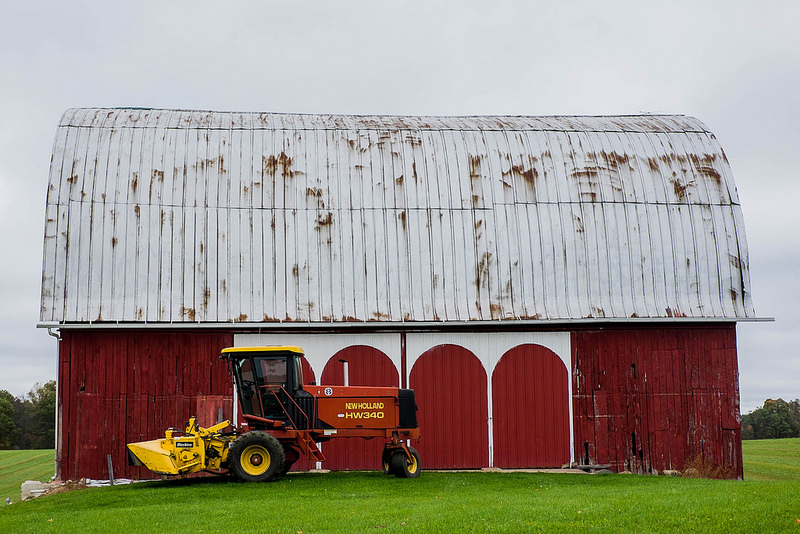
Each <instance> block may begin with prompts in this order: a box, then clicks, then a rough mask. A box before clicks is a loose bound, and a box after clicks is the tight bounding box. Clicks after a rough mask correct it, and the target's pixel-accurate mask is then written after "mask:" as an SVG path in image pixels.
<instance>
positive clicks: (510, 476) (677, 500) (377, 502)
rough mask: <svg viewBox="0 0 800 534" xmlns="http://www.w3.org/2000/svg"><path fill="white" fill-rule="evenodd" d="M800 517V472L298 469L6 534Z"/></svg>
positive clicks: (15, 524)
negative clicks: (765, 475)
mask: <svg viewBox="0 0 800 534" xmlns="http://www.w3.org/2000/svg"><path fill="white" fill-rule="evenodd" d="M782 441H783V440H782ZM794 441H795V442H796V443H795V444H792V443H789V444H787V446H788V447H789V448H790V452H789V456H788V459H787V460H786V462H787V463H788V465H789V466H795V467H796V466H797V465H800V457H798V456H797V455H795V456H794V458H792V457H791V454H792V453H791V447H792V446H795V445H796V444H800V440H794ZM770 445H771V444H766V446H767V447H768V448H769V446H770ZM775 445H776V446H778V449H782V448H783V444H775ZM750 448H751V447H750V445H749V444H746V450H747V452H746V453H745V472H746V473H747V472H748V471H749V468H748V462H749V461H750V460H749V458H750V456H751V454H755V455H756V456H759V457H761V456H763V455H764V454H766V453H763V452H759V451H757V450H756V451H752V452H751V451H750ZM756 449H758V447H756ZM794 450H796V449H794ZM2 460H3V456H0V461H2ZM754 472H760V471H759V470H756V471H754ZM798 520H800V478H798V477H794V478H792V479H789V480H756V479H755V476H753V480H745V481H730V480H701V479H686V478H673V477H654V476H636V475H575V474H546V473H480V472H469V473H433V472H423V474H422V476H421V477H420V478H418V479H397V478H394V477H391V476H384V475H383V474H380V473H328V474H317V473H298V474H292V475H289V476H287V477H285V478H283V479H281V480H279V481H277V482H274V483H267V484H240V483H235V482H230V481H228V479H226V478H223V477H216V478H208V479H194V480H172V481H163V482H149V483H142V484H133V485H129V486H117V487H107V488H96V489H87V490H80V491H73V492H69V493H62V494H59V495H53V496H49V497H45V498H40V499H35V500H32V501H27V502H24V503H20V504H15V505H13V506H4V507H0V532H10V533H13V532H72V531H79V532H108V531H122V532H166V531H170V532H283V533H287V532H289V533H292V534H296V533H298V532H303V533H306V534H308V533H315V532H444V531H447V532H537V531H545V532H574V531H579V532H585V531H594V532H682V533H683V532H757V533H762V532H764V533H766V532H795V533H800V523H799V522H798Z"/></svg>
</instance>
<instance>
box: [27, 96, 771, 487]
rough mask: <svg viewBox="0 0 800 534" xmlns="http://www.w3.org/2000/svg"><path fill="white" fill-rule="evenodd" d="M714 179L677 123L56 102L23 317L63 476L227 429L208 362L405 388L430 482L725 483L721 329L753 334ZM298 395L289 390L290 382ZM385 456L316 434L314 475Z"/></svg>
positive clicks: (712, 160) (729, 198)
mask: <svg viewBox="0 0 800 534" xmlns="http://www.w3.org/2000/svg"><path fill="white" fill-rule="evenodd" d="M755 319H756V316H755V312H754V310H753V307H752V304H751V299H750V286H749V273H748V256H747V245H746V240H745V234H744V226H743V222H742V214H741V209H740V205H739V199H738V196H737V193H736V188H735V185H734V182H733V178H732V176H731V171H730V168H729V165H728V162H727V160H726V158H725V155H724V153H723V152H722V149H721V147H720V146H719V144H718V143H717V141H716V139H715V138H714V136H713V134H712V133H711V132H709V131H708V130H707V129H706V127H705V126H704V125H703V124H702V123H700V122H699V121H697V120H696V119H693V118H691V117H684V116H666V115H644V116H619V117H386V116H334V115H291V114H270V113H227V112H224V113H223V112H198V111H177V110H148V109H72V110H69V111H67V112H66V113H65V114H64V116H63V118H62V120H61V123H60V124H59V126H58V130H57V134H56V140H55V145H54V150H53V158H52V163H51V170H50V180H49V190H48V198H47V222H46V230H45V241H44V267H43V276H42V301H41V323H40V326H41V327H46V328H49V329H51V330H52V331H54V332H55V331H58V333H59V335H60V342H59V349H58V354H59V356H58V358H59V360H58V361H59V372H58V384H59V400H58V420H59V426H58V443H57V461H58V462H59V466H60V467H59V469H60V475H61V477H62V478H76V477H92V478H106V477H107V476H108V470H107V462H106V458H107V455H109V454H110V455H111V458H112V462H113V466H114V469H115V475H116V476H126V477H132V478H137V477H143V476H145V477H146V476H150V474H149V473H147V472H145V471H141V470H140V469H141V468H134V467H128V466H126V465H125V456H124V445H125V443H127V442H133V441H141V440H145V439H151V438H154V437H157V436H158V435H160V434H161V433H162V432H163V430H164V429H166V428H168V427H171V426H180V425H182V424H183V423H184V421H185V420H186V419H187V418H188V417H190V416H191V415H195V414H196V415H198V416H199V417H200V420H201V423H204V424H211V423H213V422H215V421H217V420H218V419H222V418H229V417H235V415H236V407H235V404H236V403H235V400H234V399H233V396H232V395H233V394H232V387H231V381H230V379H229V377H228V375H227V372H226V369H225V368H224V365H223V364H222V363H221V362H220V361H219V360H218V355H219V352H220V349H222V348H223V347H226V346H234V345H240V346H241V345H268V344H291V345H299V346H301V347H303V348H304V349H305V351H306V354H307V356H308V364H309V366H308V369H307V370H306V372H307V375H310V376H311V378H310V380H317V381H319V382H325V383H337V382H339V381H341V380H342V369H341V365H342V364H341V363H340V360H347V361H348V362H349V369H350V383H351V384H361V385H402V386H407V387H412V388H414V389H415V390H416V392H417V399H418V404H419V421H420V428H421V433H422V438H421V440H420V441H419V443H418V444H416V446H417V448H418V449H419V451H420V454H421V456H422V462H423V466H424V467H426V468H481V467H492V466H494V467H503V468H515V467H519V468H521V467H560V466H563V465H567V464H570V463H572V464H584V465H589V464H592V465H604V464H608V465H610V467H611V469H613V470H615V471H622V470H630V471H634V472H638V473H651V472H656V471H661V470H665V469H683V468H684V467H685V466H687V464H691V465H699V464H701V463H702V464H704V465H706V466H710V467H712V468H713V469H715V470H716V471H717V472H718V473H722V474H723V475H724V476H727V477H733V478H735V477H741V476H742V459H741V439H740V415H739V392H738V371H737V354H736V322H738V321H745V320H755ZM307 380H309V378H308V377H307ZM380 446H381V445H380V444H375V443H372V442H361V441H352V442H344V443H334V442H331V443H326V444H324V445H323V447H324V453H325V455H326V456H327V457H328V460H327V462H326V465H325V466H324V467H328V468H331V469H365V468H366V469H377V468H379V465H380V464H379V462H380Z"/></svg>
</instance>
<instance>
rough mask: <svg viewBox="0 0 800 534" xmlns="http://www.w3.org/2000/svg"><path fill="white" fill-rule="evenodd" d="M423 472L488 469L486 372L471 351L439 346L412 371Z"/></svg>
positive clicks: (452, 346) (411, 380)
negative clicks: (424, 469) (430, 470)
mask: <svg viewBox="0 0 800 534" xmlns="http://www.w3.org/2000/svg"><path fill="white" fill-rule="evenodd" d="M410 387H411V388H412V389H414V390H415V393H416V399H417V405H418V406H419V412H418V414H417V417H418V422H419V428H420V434H421V437H420V440H419V444H418V446H417V448H418V450H419V453H420V456H421V458H422V465H423V468H428V469H458V468H462V469H463V468H480V467H485V466H488V465H489V431H488V426H487V423H488V400H487V392H486V390H487V382H486V371H484V369H483V365H481V362H480V361H479V360H478V358H476V357H475V355H474V354H472V353H471V352H470V351H468V350H467V349H465V348H463V347H459V346H456V345H439V346H436V347H433V348H432V349H430V350H428V351H426V352H425V353H424V354H423V355H422V356H420V357H419V359H418V360H417V361H416V363H414V367H413V368H412V369H411V377H410Z"/></svg>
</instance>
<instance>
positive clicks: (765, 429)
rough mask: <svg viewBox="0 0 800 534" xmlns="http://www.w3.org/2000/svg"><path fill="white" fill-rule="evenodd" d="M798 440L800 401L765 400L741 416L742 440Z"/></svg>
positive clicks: (799, 432) (799, 435) (799, 431)
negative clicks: (761, 404) (762, 404)
mask: <svg viewBox="0 0 800 534" xmlns="http://www.w3.org/2000/svg"><path fill="white" fill-rule="evenodd" d="M776 438H800V399H795V400H793V401H790V402H786V401H785V400H783V399H777V400H773V399H767V400H766V401H764V406H762V407H760V408H756V409H755V410H753V411H752V412H749V413H746V414H744V415H743V416H742V439H776Z"/></svg>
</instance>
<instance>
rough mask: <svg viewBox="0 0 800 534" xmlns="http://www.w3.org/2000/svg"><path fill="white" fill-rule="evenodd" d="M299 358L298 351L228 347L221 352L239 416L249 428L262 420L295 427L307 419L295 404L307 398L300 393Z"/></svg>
mask: <svg viewBox="0 0 800 534" xmlns="http://www.w3.org/2000/svg"><path fill="white" fill-rule="evenodd" d="M302 357H303V350H302V349H300V348H299V347H283V346H282V347H231V348H226V349H223V350H222V356H220V358H221V359H224V360H227V361H228V364H229V365H230V369H231V371H232V374H233V378H234V383H235V386H236V393H237V395H238V397H239V402H240V403H241V406H242V412H243V416H244V417H245V419H247V420H248V421H250V422H251V426H252V422H258V421H259V420H260V419H262V420H274V421H282V422H284V423H291V426H295V427H297V425H298V424H301V425H302V423H301V421H305V420H307V419H308V415H310V414H308V415H307V414H306V413H305V412H304V411H303V410H301V409H300V406H298V404H297V401H298V400H300V399H303V398H305V397H310V395H309V394H308V393H306V392H304V391H303V368H302V365H301V360H300V359H301V358H302ZM303 404H305V403H303ZM298 410H300V413H298ZM248 416H250V417H248ZM298 416H299V417H298ZM262 422H263V421H262ZM306 424H307V423H306ZM302 426H304V425H302Z"/></svg>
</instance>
